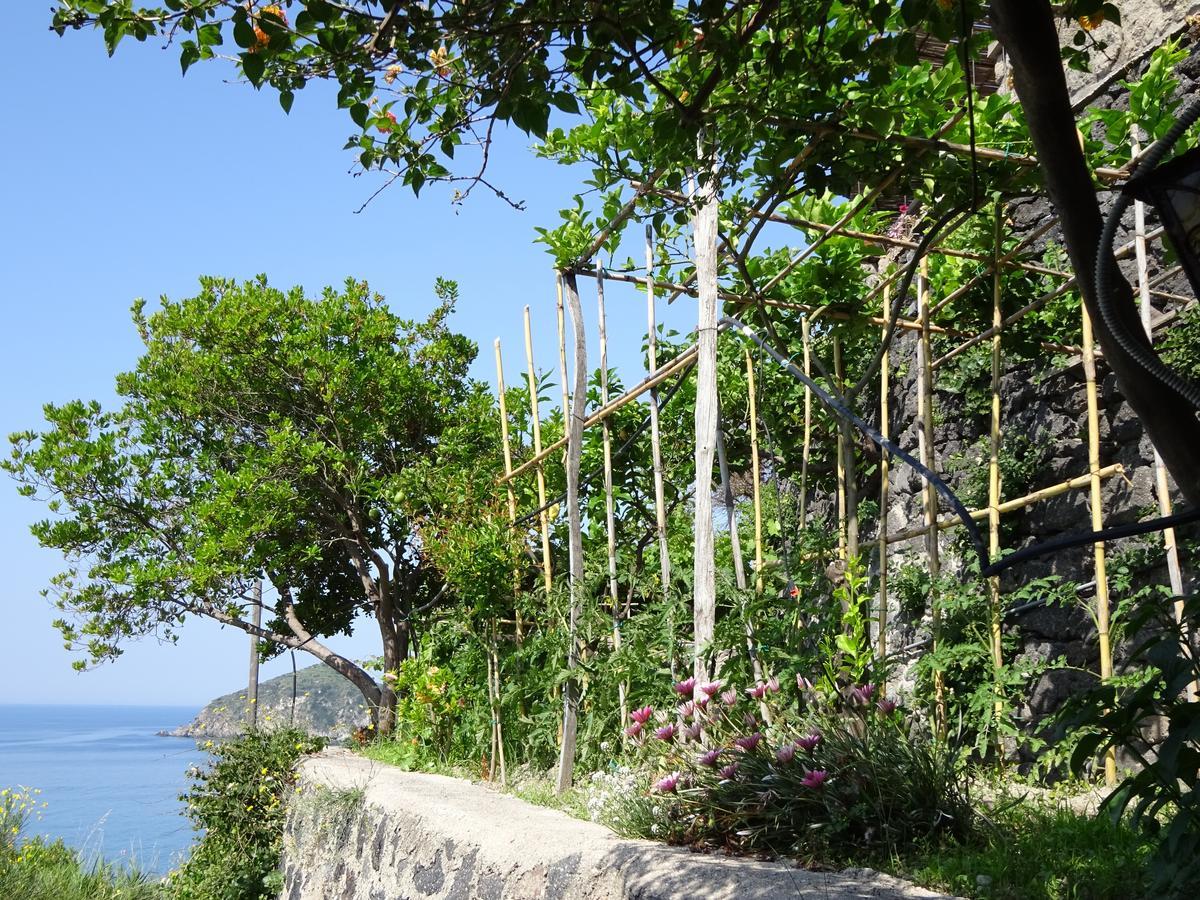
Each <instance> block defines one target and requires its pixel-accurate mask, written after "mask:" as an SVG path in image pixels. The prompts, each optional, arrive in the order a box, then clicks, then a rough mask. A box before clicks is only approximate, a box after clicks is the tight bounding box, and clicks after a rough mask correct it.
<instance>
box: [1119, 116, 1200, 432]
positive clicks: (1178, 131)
mask: <svg viewBox="0 0 1200 900" xmlns="http://www.w3.org/2000/svg"><path fill="white" fill-rule="evenodd" d="M1197 119H1200V97H1193V98H1192V99H1191V100H1189V101H1188V102H1187V104H1186V105H1185V106H1184V108H1183V111H1182V112H1181V113H1180V114H1179V116H1178V118H1176V120H1175V124H1174V125H1172V126H1171V128H1170V129H1169V130H1168V131H1167V133H1166V134H1165V135H1163V137H1162V139H1161V140H1159V141H1157V142H1156V143H1155V144H1154V145H1153V146H1151V147H1150V149H1149V150H1147V151H1146V155H1145V156H1143V157H1142V159H1141V161H1140V162H1139V163H1138V165H1137V167H1136V168H1135V169H1134V174H1135V175H1145V174H1146V173H1148V172H1152V171H1154V169H1155V168H1157V167H1158V164H1159V163H1160V162H1162V159H1163V157H1164V156H1166V154H1167V151H1168V150H1170V149H1171V147H1173V146H1174V145H1175V142H1176V141H1178V140H1179V138H1180V137H1181V136H1182V135H1183V133H1184V132H1185V131H1187V130H1188V128H1190V127H1191V126H1192V124H1193V123H1194V122H1195V121H1196V120H1197ZM1126 187H1128V182H1127V183H1126ZM1133 199H1134V198H1133V197H1132V195H1131V194H1130V193H1129V192H1128V191H1127V190H1123V191H1121V193H1119V194H1118V195H1117V198H1116V200H1115V201H1113V205H1112V208H1111V209H1110V210H1109V212H1108V218H1107V219H1106V220H1105V222H1104V230H1103V231H1102V232H1101V234H1100V246H1099V247H1098V248H1097V250H1096V307H1097V308H1098V309H1099V310H1100V316H1101V318H1102V319H1103V320H1104V327H1105V328H1107V329H1108V332H1109V334H1111V335H1112V336H1113V338H1114V339H1115V340H1116V342H1117V344H1118V345H1120V347H1121V349H1122V350H1124V351H1125V352H1126V353H1127V354H1129V356H1130V358H1131V359H1133V361H1134V362H1135V363H1137V364H1138V365H1139V366H1141V368H1142V369H1143V370H1144V371H1145V372H1146V373H1147V374H1149V375H1150V376H1151V377H1153V378H1154V380H1155V381H1158V382H1159V383H1160V384H1162V385H1164V386H1165V387H1168V388H1170V389H1171V390H1172V391H1174V392H1175V393H1177V394H1179V396H1181V397H1183V399H1185V400H1186V401H1187V402H1188V403H1190V404H1191V405H1192V406H1194V407H1195V408H1196V409H1200V386H1197V385H1196V384H1194V383H1193V382H1191V381H1189V380H1188V379H1186V378H1184V377H1183V376H1182V375H1180V374H1179V373H1178V372H1176V371H1174V370H1173V369H1171V368H1170V367H1169V366H1167V364H1166V363H1164V362H1163V361H1162V360H1161V359H1159V358H1158V356H1157V354H1155V353H1154V350H1153V348H1152V347H1151V346H1149V344H1148V343H1147V342H1144V341H1141V340H1139V339H1138V338H1136V337H1135V336H1134V334H1133V333H1132V332H1131V331H1129V329H1127V328H1126V327H1125V323H1124V322H1122V321H1121V319H1120V318H1118V316H1117V314H1116V310H1115V308H1114V304H1113V292H1112V284H1113V281H1114V280H1115V276H1116V275H1117V274H1118V273H1117V261H1116V259H1115V258H1114V257H1113V243H1114V242H1115V241H1116V237H1117V228H1118V227H1119V226H1120V224H1121V217H1122V216H1123V215H1124V213H1125V210H1126V209H1128V208H1129V204H1130V202H1131V201H1132V200H1133Z"/></svg>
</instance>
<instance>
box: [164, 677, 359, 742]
mask: <svg viewBox="0 0 1200 900" xmlns="http://www.w3.org/2000/svg"><path fill="white" fill-rule="evenodd" d="M247 707H248V704H247V701H246V691H245V689H242V690H241V691H235V692H234V693H232V694H226V695H224V696H223V697H218V698H217V699H216V700H213V701H212V702H211V703H209V704H208V705H207V706H205V707H204V709H202V710H200V713H199V715H197V716H196V718H195V719H193V720H192V721H191V722H189V723H188V724H187V725H182V726H180V727H179V728H176V729H175V730H174V731H169V732H164V734H166V735H169V736H171V737H192V738H230V737H236V736H237V735H239V734H243V733H244V732H245V731H246V721H247ZM369 718H370V717H369V716H368V714H367V707H366V703H365V701H364V700H363V696H362V694H361V693H360V692H359V690H358V688H356V687H355V686H354V685H352V684H351V683H350V682H349V681H347V680H346V679H345V678H343V677H342V676H341V675H339V674H337V672H335V671H333V669H331V668H329V667H328V666H326V665H322V664H317V665H315V666H309V667H308V668H306V669H301V670H300V671H299V672H297V673H296V703H295V715H294V717H293V713H292V676H291V675H290V674H289V675H280V676H279V677H278V678H271V679H269V680H268V681H264V682H262V683H261V684H260V685H259V686H258V725H259V727H260V728H269V727H271V726H273V725H282V726H286V725H292V724H294V725H295V726H296V727H297V728H299V729H301V730H302V731H307V732H308V733H309V734H313V735H317V736H318V737H325V738H329V739H330V740H345V739H346V738H348V737H349V736H350V734H351V732H353V731H354V729H356V728H360V727H362V726H364V725H366V724H367V722H368V721H369Z"/></svg>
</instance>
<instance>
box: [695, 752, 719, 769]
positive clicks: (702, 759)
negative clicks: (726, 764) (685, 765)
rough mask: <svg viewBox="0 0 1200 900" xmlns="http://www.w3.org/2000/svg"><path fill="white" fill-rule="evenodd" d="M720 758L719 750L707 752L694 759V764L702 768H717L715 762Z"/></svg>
mask: <svg viewBox="0 0 1200 900" xmlns="http://www.w3.org/2000/svg"><path fill="white" fill-rule="evenodd" d="M720 758H721V751H720V749H717V750H709V751H708V752H707V753H701V754H700V755H699V756H697V757H696V762H698V763H699V764H700V765H702V766H707V767H708V768H710V769H715V768H716V767H717V760H718V759H720Z"/></svg>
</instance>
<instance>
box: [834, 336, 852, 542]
mask: <svg viewBox="0 0 1200 900" xmlns="http://www.w3.org/2000/svg"><path fill="white" fill-rule="evenodd" d="M842 375H843V369H842V339H841V338H839V337H838V336H837V335H834V337H833V379H834V383H835V384H836V385H837V390H838V393H839V394H840V393H842V391H844V390H845V384H844V383H843V382H844V380H845V379H844V378H843V377H842ZM835 471H836V473H837V535H838V558H839V559H841V560H842V561H843V562H845V561H846V559H847V557H848V556H849V551H848V549H847V546H848V543H849V541H848V539H847V535H848V529H847V527H846V526H847V520H846V512H847V510H846V507H847V504H846V432H845V429H843V428H842V424H841V422H840V421H839V422H838V429H837V455H836V465H835Z"/></svg>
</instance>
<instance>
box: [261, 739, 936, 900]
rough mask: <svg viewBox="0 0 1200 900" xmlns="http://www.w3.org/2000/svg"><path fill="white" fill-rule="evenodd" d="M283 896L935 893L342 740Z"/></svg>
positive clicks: (307, 779) (758, 898) (825, 899)
mask: <svg viewBox="0 0 1200 900" xmlns="http://www.w3.org/2000/svg"><path fill="white" fill-rule="evenodd" d="M300 776H301V790H300V792H299V793H297V794H296V795H295V798H294V800H293V801H292V804H291V810H290V812H289V815H288V820H287V828H286V833H285V839H284V859H283V865H284V877H285V881H284V889H283V894H282V895H281V900H406V898H438V900H451V898H454V900H527V898H528V900H534V898H544V900H559V898H563V900H617V898H630V900H632V898H638V900H678V898H693V897H694V898H713V900H721V898H735V897H736V898H738V900H767V898H772V900H778V898H791V897H799V898H814V900H815V898H822V900H851V898H866V897H870V898H937V897H942V896H943V895H940V894H935V893H932V892H930V891H926V890H922V889H920V888H916V887H913V886H912V885H909V884H907V883H905V882H902V881H899V880H897V879H893V878H889V877H887V876H883V875H879V874H877V873H874V872H870V871H867V870H857V871H853V872H843V873H824V872H809V871H806V870H803V869H797V868H794V867H792V866H789V865H787V864H785V863H778V862H758V861H754V860H747V859H732V858H727V857H724V856H707V855H702V854H697V853H691V852H689V851H688V850H685V849H681V848H675V847H667V846H665V845H662V844H655V843H652V842H649V841H632V840H623V839H621V838H618V837H617V836H615V835H614V834H613V833H612V832H610V831H609V830H608V829H607V828H604V827H602V826H600V825H595V824H592V823H590V822H582V821H579V820H577V819H573V818H571V817H570V816H567V815H565V814H564V813H560V812H556V811H554V810H550V809H545V808H542V807H538V806H533V805H531V804H529V803H525V802H524V801H521V800H518V799H516V798H514V797H512V796H508V795H505V794H501V793H498V792H497V791H494V790H491V789H489V788H487V787H485V786H483V785H478V784H472V783H469V782H465V781H460V780H457V779H453V778H445V777H442V776H439V775H425V774H415V773H408V772H402V771H400V770H398V769H395V768H392V767H390V766H385V765H382V764H379V763H374V762H372V761H371V760H367V759H364V758H362V757H359V756H355V755H353V754H351V753H349V752H347V751H344V750H331V751H326V752H325V753H323V754H321V755H319V756H316V757H312V758H310V759H307V760H305V761H304V762H303V763H302V764H301V767H300Z"/></svg>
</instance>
